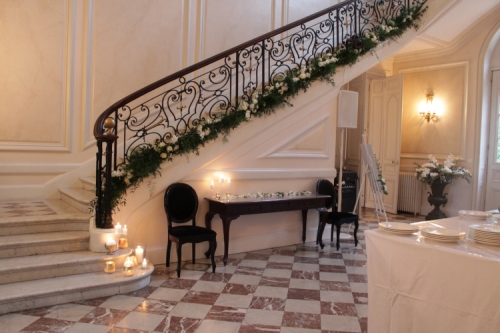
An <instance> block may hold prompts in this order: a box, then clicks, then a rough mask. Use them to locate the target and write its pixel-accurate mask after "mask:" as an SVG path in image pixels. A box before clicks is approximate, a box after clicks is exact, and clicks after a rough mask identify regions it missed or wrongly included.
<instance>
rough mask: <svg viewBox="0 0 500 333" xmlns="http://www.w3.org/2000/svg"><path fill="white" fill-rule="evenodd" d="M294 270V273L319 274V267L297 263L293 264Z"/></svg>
mask: <svg viewBox="0 0 500 333" xmlns="http://www.w3.org/2000/svg"><path fill="white" fill-rule="evenodd" d="M292 269H293V270H294V271H307V272H319V265H318V264H305V263H300V262H296V263H294V264H293V267H292Z"/></svg>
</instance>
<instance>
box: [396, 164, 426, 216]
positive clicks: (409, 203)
mask: <svg viewBox="0 0 500 333" xmlns="http://www.w3.org/2000/svg"><path fill="white" fill-rule="evenodd" d="M421 204H422V182H420V181H419V180H417V177H416V176H415V174H414V173H405V172H401V173H400V174H399V191H398V211H402V212H406V213H414V214H420V206H421Z"/></svg>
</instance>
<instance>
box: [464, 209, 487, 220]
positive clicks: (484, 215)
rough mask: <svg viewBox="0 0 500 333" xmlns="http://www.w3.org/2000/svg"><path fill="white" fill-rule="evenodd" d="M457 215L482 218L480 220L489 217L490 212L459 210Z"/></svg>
mask: <svg viewBox="0 0 500 333" xmlns="http://www.w3.org/2000/svg"><path fill="white" fill-rule="evenodd" d="M458 215H460V216H462V217H463V216H466V217H472V218H475V219H482V220H485V219H487V218H488V217H491V213H487V212H482V211H479V210H459V211H458Z"/></svg>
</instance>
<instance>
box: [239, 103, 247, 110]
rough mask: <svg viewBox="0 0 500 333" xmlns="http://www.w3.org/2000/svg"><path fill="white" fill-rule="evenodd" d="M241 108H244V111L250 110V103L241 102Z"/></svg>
mask: <svg viewBox="0 0 500 333" xmlns="http://www.w3.org/2000/svg"><path fill="white" fill-rule="evenodd" d="M240 110H242V111H246V110H248V103H247V102H246V101H241V102H240Z"/></svg>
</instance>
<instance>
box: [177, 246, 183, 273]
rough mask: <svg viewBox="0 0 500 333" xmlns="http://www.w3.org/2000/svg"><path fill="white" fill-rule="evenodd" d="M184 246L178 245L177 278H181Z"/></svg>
mask: <svg viewBox="0 0 500 333" xmlns="http://www.w3.org/2000/svg"><path fill="white" fill-rule="evenodd" d="M181 258H182V244H181V242H179V243H177V277H178V278H179V277H181Z"/></svg>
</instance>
